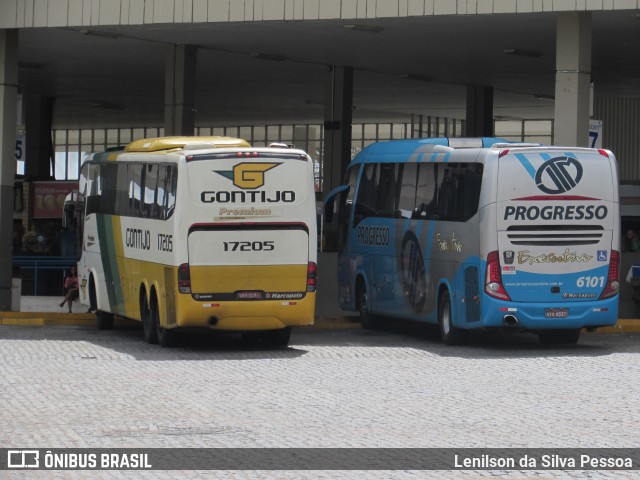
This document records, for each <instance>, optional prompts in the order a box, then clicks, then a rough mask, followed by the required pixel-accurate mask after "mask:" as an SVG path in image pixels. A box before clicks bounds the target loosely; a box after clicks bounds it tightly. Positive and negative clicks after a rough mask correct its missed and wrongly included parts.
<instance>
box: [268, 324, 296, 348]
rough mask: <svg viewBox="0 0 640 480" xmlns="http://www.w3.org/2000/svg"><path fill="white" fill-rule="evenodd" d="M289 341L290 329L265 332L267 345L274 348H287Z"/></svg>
mask: <svg viewBox="0 0 640 480" xmlns="http://www.w3.org/2000/svg"><path fill="white" fill-rule="evenodd" d="M290 339H291V327H285V328H281V329H279V330H269V331H268V332H267V343H269V344H271V345H273V346H274V347H287V346H288V345H289V340H290Z"/></svg>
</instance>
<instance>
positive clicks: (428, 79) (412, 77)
mask: <svg viewBox="0 0 640 480" xmlns="http://www.w3.org/2000/svg"><path fill="white" fill-rule="evenodd" d="M400 78H405V79H407V80H419V81H421V82H433V77H430V76H428V75H414V74H413V73H403V74H402V75H400Z"/></svg>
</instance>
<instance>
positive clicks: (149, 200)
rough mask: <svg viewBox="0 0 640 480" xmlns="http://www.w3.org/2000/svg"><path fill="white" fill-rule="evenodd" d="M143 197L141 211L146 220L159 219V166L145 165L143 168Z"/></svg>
mask: <svg viewBox="0 0 640 480" xmlns="http://www.w3.org/2000/svg"><path fill="white" fill-rule="evenodd" d="M142 181H143V195H142V199H141V200H142V203H141V208H140V211H141V212H142V216H143V217H145V218H157V216H156V209H155V204H156V192H157V189H158V165H145V166H144V167H143V177H142Z"/></svg>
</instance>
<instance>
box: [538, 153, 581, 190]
mask: <svg viewBox="0 0 640 480" xmlns="http://www.w3.org/2000/svg"><path fill="white" fill-rule="evenodd" d="M581 178H582V165H580V163H579V162H578V161H577V160H576V159H575V158H571V157H567V156H564V157H556V158H552V159H551V160H547V161H546V162H544V163H543V164H542V166H541V167H540V168H538V170H537V171H536V178H535V182H536V185H537V186H538V188H539V189H540V190H542V191H543V192H545V193H549V194H560V193H566V192H568V191H569V190H571V189H572V188H574V187H575V186H576V185H578V183H579V182H580V179H581Z"/></svg>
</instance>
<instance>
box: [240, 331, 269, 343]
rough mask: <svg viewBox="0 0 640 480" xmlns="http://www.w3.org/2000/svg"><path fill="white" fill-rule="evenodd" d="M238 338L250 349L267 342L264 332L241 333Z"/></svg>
mask: <svg viewBox="0 0 640 480" xmlns="http://www.w3.org/2000/svg"><path fill="white" fill-rule="evenodd" d="M240 337H241V338H242V342H243V343H245V344H246V345H248V346H250V347H257V346H260V345H264V344H265V342H266V341H267V334H266V332H242V333H241V334H240Z"/></svg>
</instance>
